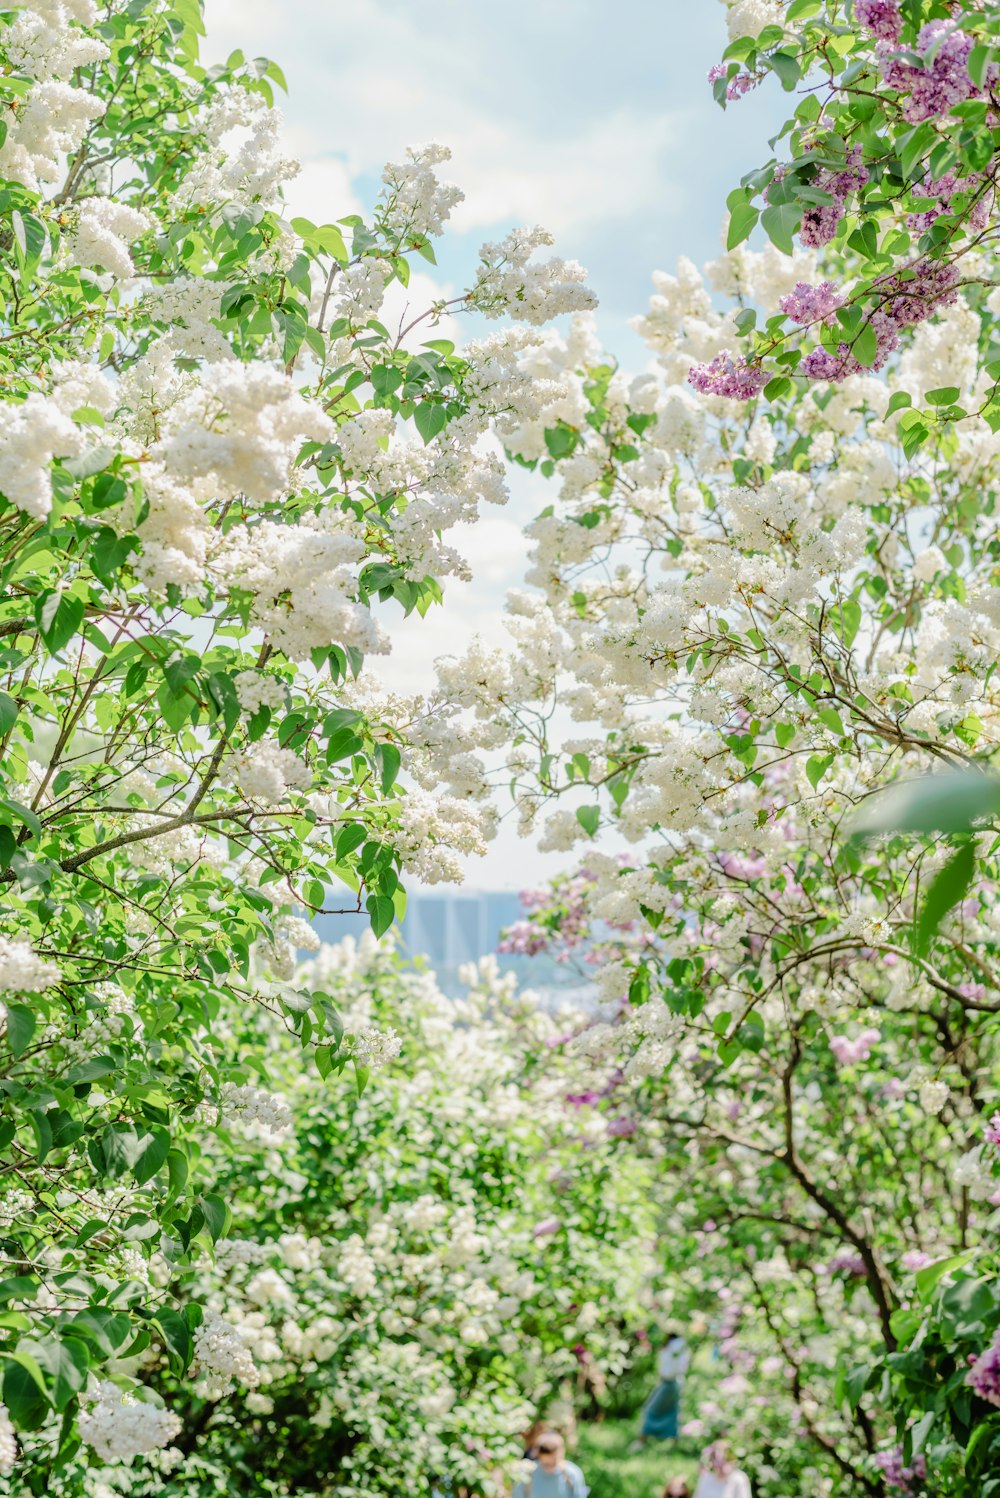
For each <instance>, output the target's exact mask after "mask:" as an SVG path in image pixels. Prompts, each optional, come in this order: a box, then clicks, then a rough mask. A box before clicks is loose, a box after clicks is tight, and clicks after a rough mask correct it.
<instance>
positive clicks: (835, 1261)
mask: <svg viewBox="0 0 1000 1498" xmlns="http://www.w3.org/2000/svg"><path fill="white" fill-rule="evenodd" d="M867 1272H868V1271H867V1270H866V1268H865V1261H864V1259H863V1258H862V1257H861V1255H860V1254H859V1253H858V1251H857V1249H856V1248H842V1249H840V1250H839V1251H838V1252H837V1253H835V1254H834V1256H833V1258H832V1259H831V1260H830V1262H829V1264H827V1266H826V1273H827V1274H831V1275H833V1274H844V1275H847V1276H848V1278H849V1279H863V1278H864V1276H865V1275H866V1274H867Z"/></svg>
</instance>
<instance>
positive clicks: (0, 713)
mask: <svg viewBox="0 0 1000 1498" xmlns="http://www.w3.org/2000/svg"><path fill="white" fill-rule="evenodd" d="M16 722H17V703H16V702H15V701H14V699H13V697H8V695H7V693H6V692H0V738H2V737H3V735H4V734H8V733H10V731H11V729H12V728H13V727H14V724H15V723H16Z"/></svg>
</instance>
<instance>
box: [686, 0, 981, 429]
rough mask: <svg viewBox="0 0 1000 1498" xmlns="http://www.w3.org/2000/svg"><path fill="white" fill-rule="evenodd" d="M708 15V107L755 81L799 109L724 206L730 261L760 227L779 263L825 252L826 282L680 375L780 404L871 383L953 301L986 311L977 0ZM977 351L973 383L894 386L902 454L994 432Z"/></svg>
mask: <svg viewBox="0 0 1000 1498" xmlns="http://www.w3.org/2000/svg"><path fill="white" fill-rule="evenodd" d="M724 3H725V4H726V6H727V17H728V21H729V34H730V45H729V47H728V48H727V50H726V52H725V54H724V59H723V61H722V62H721V63H720V64H718V65H717V66H716V67H714V68H713V69H712V70H711V72H710V74H709V80H710V82H711V83H712V86H713V88H714V90H715V95H716V98H717V99H718V100H719V102H720V103H721V104H723V106H724V107H725V106H726V104H727V103H728V102H729V101H733V100H736V99H738V98H739V97H740V96H741V94H743V93H745V92H746V89H747V88H748V87H753V86H756V84H758V83H760V82H762V81H763V80H764V79H765V78H766V77H767V76H768V74H774V75H775V76H776V77H777V78H778V79H779V81H780V83H781V85H782V87H784V88H785V89H788V90H796V91H798V92H799V95H800V97H799V100H798V102H797V104H796V107H795V110H794V113H793V115H792V117H791V118H790V119H789V120H788V121H787V123H786V125H785V128H784V130H783V131H782V132H781V133H780V136H779V139H780V140H781V141H782V143H783V144H782V151H781V156H780V158H774V159H772V160H770V161H768V162H766V163H764V164H762V166H761V167H760V168H759V169H758V170H756V171H754V172H751V173H750V174H749V175H748V176H747V177H745V178H744V179H743V182H742V184H741V185H740V187H738V188H736V189H735V190H734V191H733V192H732V193H731V194H730V197H729V208H730V213H731V218H730V221H729V227H728V247H729V249H731V250H732V249H735V248H736V247H737V246H738V245H740V244H742V243H743V242H744V241H745V240H746V239H747V238H748V236H749V235H750V234H751V233H752V231H753V229H754V228H755V226H756V225H757V224H758V223H759V224H760V225H761V227H762V228H763V230H764V231H765V233H766V234H767V235H768V236H769V237H770V239H771V240H772V242H773V243H774V244H775V245H777V246H779V248H780V249H781V250H783V251H784V252H785V253H788V254H790V253H791V252H792V248H793V244H794V241H795V240H796V239H798V241H799V243H800V244H801V245H802V246H804V247H810V248H813V249H819V248H822V247H826V246H828V247H829V250H830V253H831V255H832V256H833V257H834V258H833V259H831V261H830V264H831V265H833V264H835V266H836V277H835V285H832V286H831V285H830V284H829V283H825V284H824V287H823V288H820V287H817V286H813V285H806V286H804V287H801V288H797V293H798V294H797V295H795V294H793V295H792V296H791V297H790V298H788V299H786V300H785V301H782V302H781V303H780V304H779V305H778V306H777V307H763V308H748V309H746V312H745V315H744V317H743V318H742V320H741V332H742V334H743V335H744V337H745V339H746V348H745V349H744V351H743V353H742V355H740V356H739V357H738V358H737V359H736V360H735V367H728V366H726V367H722V366H721V365H718V363H716V365H715V366H713V365H708V366H706V367H704V368H703V367H701V366H699V365H696V366H695V368H694V369H693V371H692V374H691V379H692V383H693V384H694V385H695V387H696V388H698V389H707V388H709V387H710V386H711V388H712V389H713V390H714V391H715V393H717V394H720V395H725V396H730V397H733V398H737V399H751V398H753V397H755V396H757V395H758V394H760V392H761V391H762V390H764V391H765V392H766V394H767V395H768V397H771V396H775V397H780V395H781V394H782V393H783V392H784V390H785V388H786V386H787V383H788V381H789V379H794V378H802V377H805V378H806V379H807V380H818V381H822V382H830V381H832V382H840V381H842V380H844V379H846V378H848V377H850V376H852V375H858V374H863V373H864V372H865V371H866V370H878V369H881V368H882V367H883V366H884V365H885V363H886V361H887V360H888V359H889V358H890V356H891V355H892V354H894V353H895V352H896V351H897V350H899V349H900V348H901V347H902V346H903V345H904V344H905V342H906V338H907V334H908V331H909V330H910V329H912V328H914V327H915V326H917V325H919V324H920V323H922V322H924V321H925V320H926V319H927V318H929V317H931V316H933V315H934V314H935V313H936V312H939V311H943V310H945V309H946V308H948V307H953V306H955V305H956V304H957V297H958V291H959V288H962V289H963V291H964V294H965V295H964V297H963V300H967V301H969V302H970V303H971V305H972V306H973V307H977V306H979V305H981V304H982V303H983V302H984V301H987V300H989V299H990V298H991V297H992V298H993V299H995V295H996V294H995V292H993V291H992V290H991V288H993V287H995V286H996V284H997V281H996V273H995V267H994V266H993V264H992V260H991V257H992V253H993V250H994V248H995V243H996V227H997V217H996V212H995V170H996V168H995V159H994V158H995V147H994V143H993V140H992V110H993V109H994V107H995V102H996V87H997V81H998V78H1000V46H998V40H1000V29H998V28H1000V21H998V18H997V16H996V15H995V13H994V12H993V10H992V9H991V8H990V7H988V6H983V5H981V4H980V3H979V0H847V3H840V4H837V3H825V0H791V3H789V4H784V3H775V4H770V3H760V0H724ZM821 291H822V292H823V294H822V295H820V292H821ZM994 310H995V309H994ZM762 314H763V317H764V320H763V321H762V322H759V321H758V319H759V318H760V317H761V315H762ZM789 322H790V323H792V324H793V326H792V327H789V326H788V323H789ZM984 352H985V353H987V357H986V358H985V359H984V361H983V366H982V369H981V371H980V375H979V379H978V380H977V381H976V382H975V383H974V384H973V383H972V382H966V383H962V382H959V383H958V384H957V385H956V384H955V383H953V381H952V380H951V379H946V380H942V381H941V383H940V386H939V387H938V388H937V389H932V390H928V388H927V387H926V386H924V387H922V388H921V387H920V386H919V384H911V383H910V382H909V381H908V380H906V379H905V378H904V379H903V380H902V381H901V383H900V386H899V389H898V391H897V392H896V400H897V406H898V407H905V408H906V409H907V410H908V413H909V414H908V415H907V417H906V418H905V419H904V421H903V423H902V429H903V432H904V434H905V439H906V442H907V444H908V445H909V446H911V447H919V446H920V445H921V444H923V443H934V442H935V441H936V440H937V439H938V437H939V436H940V435H942V434H943V433H944V432H946V431H947V430H948V429H949V427H950V426H951V425H952V424H954V423H960V422H961V421H962V420H963V419H964V417H965V415H966V413H967V411H975V412H977V413H979V414H982V415H983V416H985V418H986V420H987V421H988V422H989V423H990V425H991V429H993V430H996V429H997V428H998V427H1000V400H998V396H997V388H998V387H997V379H998V377H1000V366H997V367H996V368H992V367H991V366H992V364H993V362H994V361H993V360H992V357H991V356H990V355H989V353H988V352H987V350H985V349H984Z"/></svg>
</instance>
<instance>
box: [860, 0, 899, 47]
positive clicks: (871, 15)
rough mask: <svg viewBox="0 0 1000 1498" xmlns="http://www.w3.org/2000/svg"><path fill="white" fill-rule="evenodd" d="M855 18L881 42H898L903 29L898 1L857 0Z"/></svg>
mask: <svg viewBox="0 0 1000 1498" xmlns="http://www.w3.org/2000/svg"><path fill="white" fill-rule="evenodd" d="M854 16H855V19H856V20H857V23H858V25H859V26H864V27H865V29H866V30H867V31H870V32H871V34H872V36H874V37H875V38H876V39H877V40H878V41H880V42H898V41H899V33H900V32H901V31H902V29H903V17H902V16H901V15H900V13H899V4H898V0H856V3H855V6H854Z"/></svg>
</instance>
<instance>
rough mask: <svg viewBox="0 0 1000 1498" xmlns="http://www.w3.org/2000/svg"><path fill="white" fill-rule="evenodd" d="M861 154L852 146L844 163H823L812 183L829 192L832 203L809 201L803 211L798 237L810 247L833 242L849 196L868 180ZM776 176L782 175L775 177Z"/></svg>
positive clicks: (814, 247)
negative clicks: (828, 165)
mask: <svg viewBox="0 0 1000 1498" xmlns="http://www.w3.org/2000/svg"><path fill="white" fill-rule="evenodd" d="M862 156H863V152H862V149H861V147H860V146H852V148H851V149H850V151H848V153H847V157H846V161H845V164H844V166H842V167H839V168H838V169H837V170H836V171H835V170H834V169H833V168H832V167H823V168H822V170H821V171H819V172H818V173H817V174H816V177H815V178H814V179H813V181H812V183H811V184H810V186H812V187H815V188H816V189H817V190H818V191H819V192H825V193H829V195H830V197H831V198H832V199H833V202H832V203H812V204H810V206H809V207H808V208H807V209H806V210H805V212H804V213H803V215H802V226H801V228H800V229H799V238H800V239H801V240H802V243H803V244H804V245H808V246H809V247H810V249H814V250H818V249H820V248H821V247H822V246H823V245H825V244H829V243H830V240H831V239H832V238H833V236H834V235H835V234H836V232H837V229H838V227H839V225H840V221H841V219H842V218H843V217H844V211H845V206H846V203H847V199H848V198H849V197H850V196H851V194H852V193H855V192H857V191H858V189H859V188H861V187H864V185H865V183H866V182H867V181H868V171H867V169H866V168H865V167H864V166H862V164H861V162H862ZM775 180H776V181H777V180H779V179H778V178H777V177H776V178H775Z"/></svg>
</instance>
